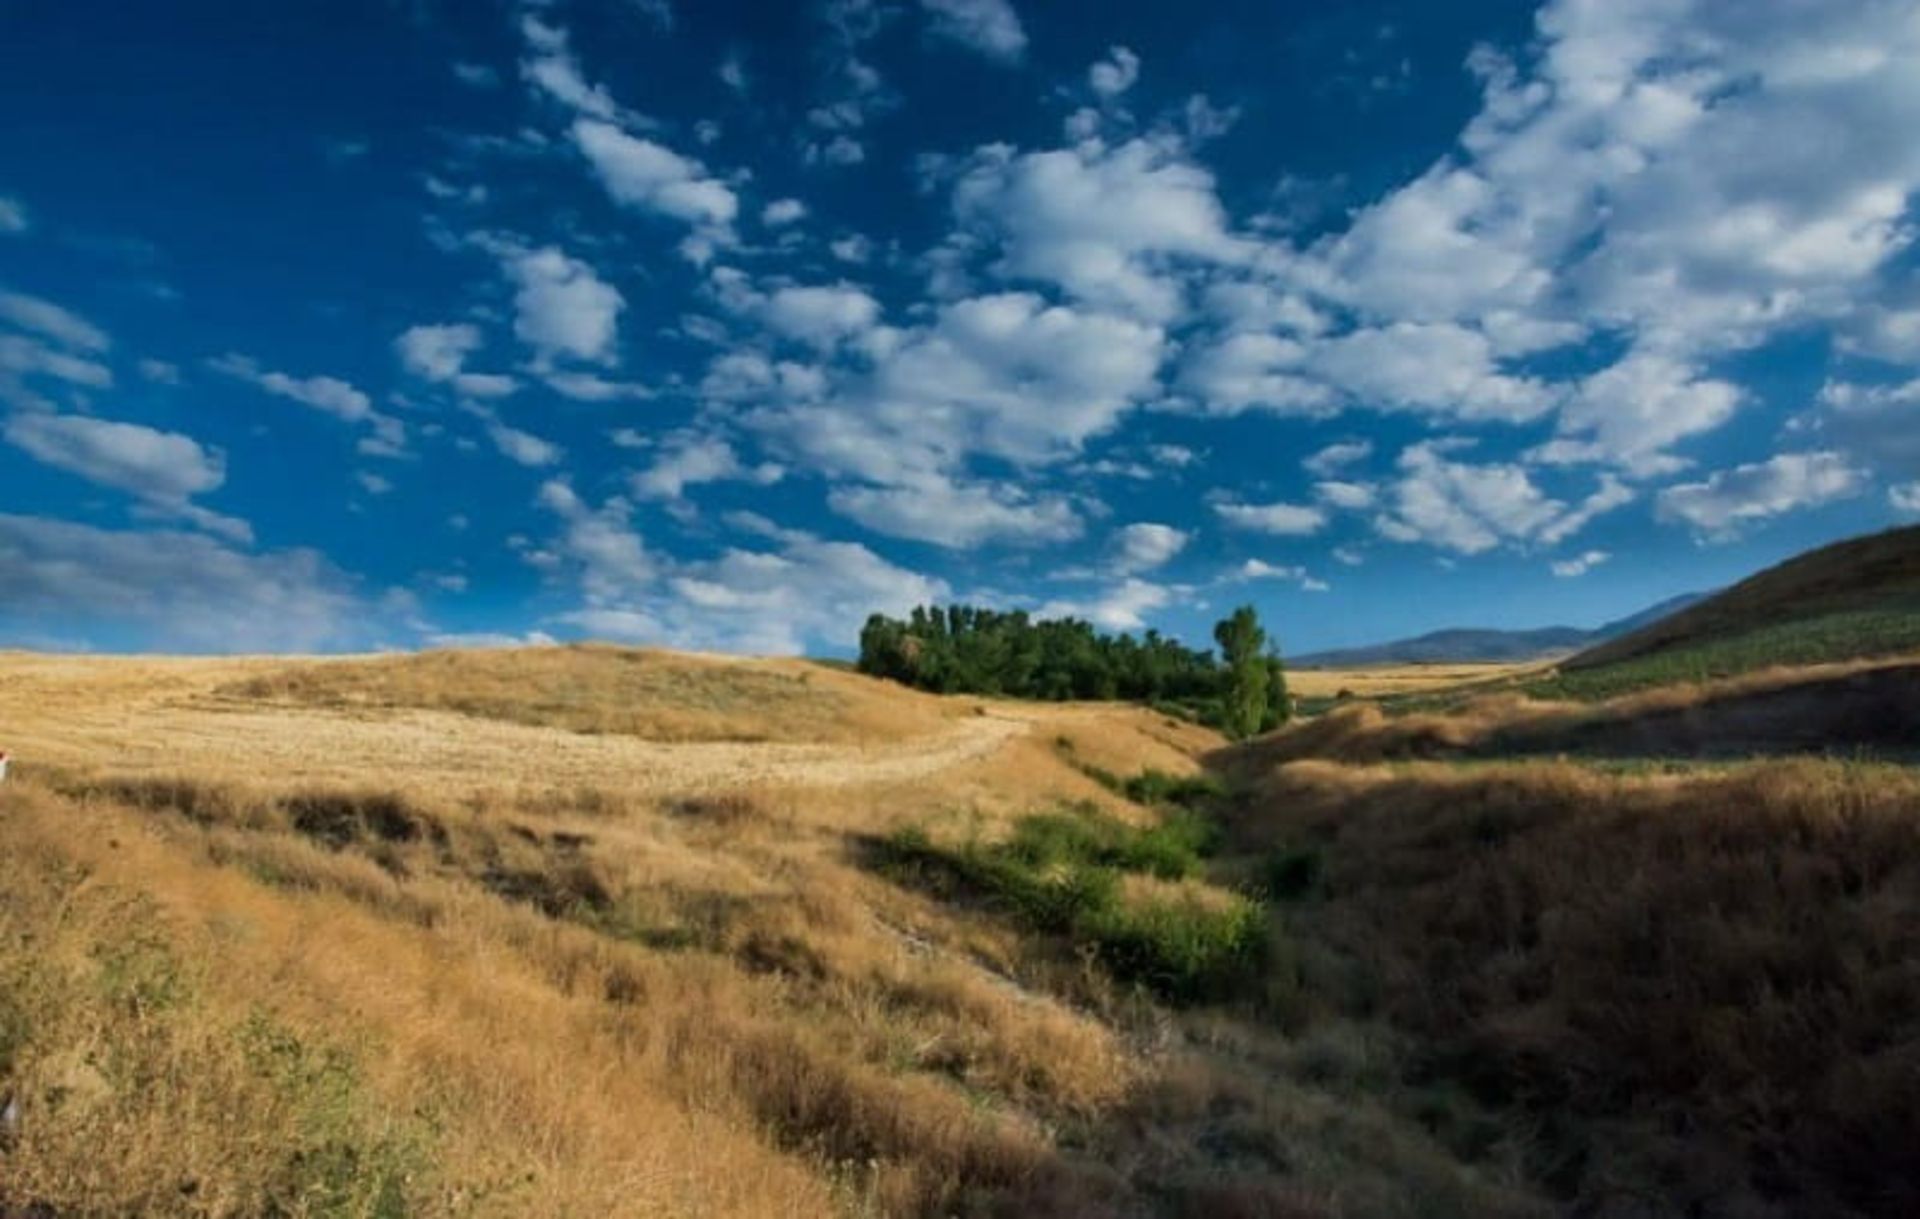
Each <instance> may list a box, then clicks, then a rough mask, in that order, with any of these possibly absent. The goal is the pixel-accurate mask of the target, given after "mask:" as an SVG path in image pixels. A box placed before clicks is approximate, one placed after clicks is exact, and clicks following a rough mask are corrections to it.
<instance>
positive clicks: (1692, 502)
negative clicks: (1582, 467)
mask: <svg viewBox="0 0 1920 1219" xmlns="http://www.w3.org/2000/svg"><path fill="white" fill-rule="evenodd" d="M1866 483H1867V479H1866V476H1865V475H1864V474H1863V473H1862V472H1861V471H1860V470H1858V469H1856V468H1855V467H1853V466H1851V465H1849V464H1848V462H1847V460H1846V459H1845V458H1844V457H1843V456H1841V455H1840V454H1839V453H1834V452H1815V453H1782V454H1780V455H1779V456H1777V457H1772V458H1769V459H1768V460H1766V461H1762V462H1755V463H1753V464H1750V465H1743V466H1735V467H1734V468H1732V469H1730V470H1721V471H1718V472H1716V473H1714V474H1713V475H1711V476H1710V477H1708V478H1707V479H1706V480H1704V481H1702V482H1695V483H1682V484H1680V485H1678V486H1673V487H1668V488H1667V489H1666V490H1664V491H1662V492H1661V493H1660V495H1659V498H1658V500H1657V501H1656V503H1657V504H1658V506H1659V512H1660V515H1661V516H1662V517H1663V518H1665V519H1667V520H1676V521H1685V522H1686V523H1687V524H1689V525H1691V526H1692V527H1693V528H1694V530H1695V531H1696V532H1698V533H1699V534H1700V535H1701V536H1702V537H1705V538H1708V539H1712V540H1716V541H1724V540H1726V539H1729V538H1733V537H1736V536H1738V535H1739V533H1740V530H1741V529H1742V528H1743V527H1745V526H1746V525H1749V524H1751V523H1754V522H1757V521H1762V520H1765V519H1766V518H1768V517H1773V516H1779V515H1781V514H1782V513H1786V512H1791V511H1793V510H1795V509H1797V508H1809V507H1813V506H1815V505H1817V504H1825V503H1831V502H1833V501H1834V500H1838V499H1845V498H1847V497H1849V496H1853V495H1858V494H1859V493H1860V492H1861V491H1863V490H1864V489H1865V488H1866Z"/></svg>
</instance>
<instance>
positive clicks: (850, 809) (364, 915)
mask: <svg viewBox="0 0 1920 1219" xmlns="http://www.w3.org/2000/svg"><path fill="white" fill-rule="evenodd" d="M551 655H552V654H551V653H548V652H541V653H536V654H533V656H532V658H531V660H532V663H535V664H540V663H546V662H547V658H548V657H550V656H551ZM353 663H354V664H355V665H358V664H359V663H360V662H353ZM379 663H381V664H394V663H396V662H379ZM433 663H434V664H435V665H436V666H439V670H438V674H437V675H436V676H435V677H434V678H433V682H430V683H429V684H430V685H432V684H434V683H438V684H437V685H435V686H434V689H435V691H436V692H435V693H433V694H432V695H431V698H432V700H433V701H434V703H435V706H436V707H437V708H440V709H427V710H423V709H420V708H418V707H416V706H413V705H411V703H410V702H409V701H408V699H403V698H399V697H397V696H394V697H391V698H389V697H388V694H390V693H391V691H392V690H393V689H395V688H396V687H395V686H394V685H391V684H389V685H386V686H383V687H382V688H383V690H385V691H387V692H388V693H383V694H382V695H380V696H379V697H378V698H374V697H369V698H368V699H366V700H365V701H364V702H354V701H353V700H352V699H347V700H346V705H339V704H336V703H334V702H333V701H332V696H331V695H329V696H325V697H322V698H321V702H322V703H323V704H325V705H318V706H315V705H310V704H309V703H308V702H307V701H304V700H302V699H301V698H299V697H290V696H289V695H288V693H287V691H288V689H289V688H290V687H291V686H296V685H298V686H302V687H303V688H311V689H321V688H327V689H331V688H332V687H330V686H328V685H327V683H328V682H331V681H332V680H334V679H333V678H332V676H331V673H332V670H333V669H334V668H335V667H336V665H337V662H315V663H314V668H315V670H316V675H315V676H314V677H313V678H312V682H311V685H310V687H309V686H308V685H307V679H302V678H298V677H297V676H295V677H292V678H289V676H288V674H289V673H290V672H291V671H295V670H297V669H298V668H299V666H298V665H295V664H293V663H291V662H287V661H267V660H260V661H206V662H189V661H170V662H132V661H108V660H93V661H78V660H45V659H39V658H10V659H6V660H0V736H4V738H5V740H6V742H7V744H8V745H9V747H11V748H13V749H15V751H16V753H17V754H18V755H20V756H21V757H22V758H23V761H22V763H21V765H20V766H19V768H18V769H17V770H16V772H15V776H16V781H15V782H13V783H10V784H9V785H8V786H7V787H6V788H5V789H0V1094H7V1095H10V1096H12V1097H13V1098H15V1099H16V1100H17V1102H18V1112H19V1118H18V1121H17V1122H15V1123H12V1124H10V1125H9V1126H8V1128H7V1130H6V1131H5V1132H4V1135H0V1142H3V1143H4V1147H3V1148H0V1211H4V1210H6V1209H7V1208H9V1207H12V1208H30V1207H39V1208H44V1210H45V1213H48V1214H52V1215H57V1216H65V1215H76V1214H78V1215H86V1214H101V1215H108V1214H126V1213H142V1214H161V1215H165V1214H179V1215H255V1214H287V1215H295V1214H305V1215H392V1214H427V1215H434V1214H481V1215H491V1214H497V1215H521V1214H543V1215H546V1214H551V1215H582V1216H588V1215H591V1216H599V1215H617V1214H631V1215H677V1214H687V1215H692V1214H699V1215H753V1216H759V1215H778V1214H794V1215H820V1214H850V1215H921V1214H941V1215H947V1214H1089V1215H1100V1214H1111V1215H1136V1214H1137V1215H1148V1214H1167V1215H1182V1214H1224V1215H1233V1214H1248V1215H1301V1216H1330V1215H1342V1214H1354V1215H1374V1214H1408V1215H1412V1214H1430V1213H1450V1214H1459V1215H1480V1214H1496V1215H1497V1214H1513V1215H1521V1214H1536V1213H1539V1210H1538V1207H1537V1206H1536V1205H1535V1204H1534V1203H1533V1202H1531V1201H1530V1197H1529V1194H1528V1191H1527V1190H1526V1188H1525V1187H1523V1186H1521V1185H1519V1184H1517V1183H1516V1181H1515V1178H1514V1173H1513V1172H1512V1171H1511V1169H1510V1167H1502V1166H1501V1162H1500V1161H1499V1160H1498V1158H1497V1157H1496V1158H1495V1159H1493V1160H1488V1161H1485V1162H1483V1163H1482V1164H1481V1165H1480V1166H1477V1167H1472V1166H1465V1165H1462V1164H1461V1163H1460V1162H1458V1160H1457V1159H1456V1158H1455V1157H1454V1156H1453V1155H1451V1154H1450V1153H1449V1152H1448V1151H1447V1150H1446V1149H1445V1148H1444V1147H1442V1146H1441V1145H1440V1144H1439V1143H1438V1142H1436V1141H1435V1140H1434V1139H1433V1138H1432V1137H1431V1136H1430V1135H1429V1133H1428V1132H1427V1131H1426V1130H1424V1129H1423V1128H1422V1127H1421V1126H1420V1125H1419V1123H1418V1122H1416V1121H1413V1120H1410V1119H1409V1118H1408V1116H1407V1115H1406V1114H1405V1113H1404V1112H1403V1111H1402V1110H1401V1109H1400V1108H1398V1107H1396V1105H1395V1104H1394V1103H1393V1102H1392V1099H1391V1097H1388V1096H1370V1097H1365V1098H1343V1097H1334V1096H1331V1095H1328V1094H1327V1093H1326V1092H1325V1091H1324V1090H1322V1089H1320V1088H1318V1087H1317V1086H1315V1085H1313V1084H1312V1083H1311V1082H1310V1081H1306V1080H1304V1079H1302V1078H1296V1077H1295V1076H1294V1075H1291V1074H1289V1073H1287V1072H1286V1071H1284V1070H1268V1069H1266V1068H1264V1067H1259V1066H1258V1064H1262V1063H1268V1062H1280V1061H1281V1060H1282V1059H1284V1057H1285V1052H1284V1051H1285V1047H1284V1039H1282V1038H1280V1037H1278V1036H1277V1035H1276V1034H1272V1033H1269V1032H1267V1031H1265V1030H1263V1029H1261V1028H1260V1027H1259V1026H1258V1025H1255V1024H1249V1023H1244V1022H1238V1021H1233V1020H1228V1021H1226V1022H1225V1023H1222V1022H1221V1018H1220V1016H1219V1014H1218V1013H1214V1012H1206V1011H1199V1012H1181V1011H1177V1010H1173V1009H1170V1008H1167V1007H1165V1006H1163V1005H1161V1004H1160V1003H1158V1002H1156V1001H1155V1000H1153V999H1152V998H1151V997H1149V996H1148V995H1147V994H1146V993H1145V992H1143V991H1141V990H1139V989H1137V988H1135V987H1133V986H1130V985H1126V984H1122V983H1120V982H1118V981H1116V980H1115V978H1114V977H1112V976H1110V975H1109V974H1108V973H1106V972H1105V971H1104V970H1103V969H1102V968H1101V967H1100V965H1099V964H1098V963H1097V962H1094V961H1092V960H1089V959H1086V958H1083V957H1080V956H1077V955H1076V954H1075V953H1074V952H1073V951H1071V949H1070V946H1068V945H1066V944H1064V943H1063V942H1061V941H1059V940H1058V939H1056V938H1053V937H1048V936H1041V935H1033V934H1029V933H1028V932H1027V931H1026V930H1025V929H1023V928H1021V927H1019V926H1017V925H1015V924H1013V923H1010V922H1009V921H1008V920H1006V919H1005V918H1003V917H1000V916H998V915H997V914H996V913H995V912H994V911H991V910H987V909H981V908H976V907H973V906H970V905H968V904H966V903H952V902H949V901H946V900H943V899H941V898H940V897H938V896H937V895H930V894H926V893H923V892H920V891H918V890H916V889H913V888H911V887H904V886H902V885H899V884H896V883H894V881H893V880H891V879H889V878H887V877H885V876H883V875H879V874H876V873H875V872H873V871H872V870H870V868H869V867H868V866H867V864H866V860H865V856H864V853H863V844H864V843H866V842H868V841H870V840H871V839H872V837H873V836H874V835H877V834H884V833H887V832H889V831H891V830H894V829H896V828H898V827H901V826H904V825H927V826H930V827H934V828H935V829H940V830H942V831H943V832H944V831H948V830H954V829H955V828H956V827H960V826H964V827H965V830H964V832H965V833H967V834H969V835H977V836H983V837H985V838H987V839H992V838H994V837H996V836H998V835H1002V834H1004V833H1006V832H1007V830H1008V829H1009V827H1010V826H1011V825H1012V824H1013V822H1014V821H1015V820H1016V819H1017V818H1019V817H1022V816H1025V815H1027V814H1030V813H1032V812H1035V811H1036V810H1043V809H1047V808H1052V807H1058V806H1060V805H1061V804H1062V803H1065V802H1085V803H1087V804H1089V805H1091V806H1098V807H1101V808H1104V809H1105V810H1106V811H1107V813H1108V814H1109V815H1112V816H1116V817H1120V818H1123V819H1126V820H1130V821H1132V822H1134V823H1136V824H1140V825H1151V824H1153V823H1154V822H1155V821H1156V820H1157V818H1158V816H1159V814H1158V813H1156V812H1155V811H1153V810H1150V809H1146V808H1142V807H1138V806H1134V805H1131V804H1129V803H1127V802H1126V801H1125V800H1123V799H1122V798H1121V797H1119V796H1117V795H1115V794H1114V793H1113V792H1110V791H1108V790H1106V789H1105V788H1104V787H1102V786H1101V785H1100V784H1099V783H1098V782H1096V781H1095V780H1094V779H1092V778H1089V777H1088V775H1087V774H1086V773H1084V772H1083V771H1082V770H1081V769H1079V768H1077V767H1076V766H1075V765H1073V764H1070V763H1069V762H1068V761H1067V760H1065V759H1064V758H1063V756H1062V750H1061V748H1060V746H1059V744H1058V741H1059V739H1061V738H1066V739H1068V740H1074V741H1078V742H1082V743H1083V747H1084V749H1085V752H1086V753H1087V754H1088V755H1089V756H1090V757H1092V758H1097V759H1098V760H1099V761H1100V762H1101V763H1103V764H1106V765H1111V766H1113V767H1115V768H1116V770H1117V772H1118V773H1122V774H1128V773H1133V772H1135V771H1136V770H1138V769H1140V768H1141V767H1143V766H1145V765H1152V766H1155V767H1158V768H1161V769H1174V770H1181V771H1191V770H1192V769H1193V768H1194V766H1195V763H1194V761H1193V759H1194V757H1195V756H1196V755H1198V754H1200V753H1203V752H1205V751H1207V750H1210V749H1213V748H1217V747H1218V745H1219V740H1218V738H1217V737H1214V736H1213V735H1212V734H1210V733H1207V732H1204V731H1202V730H1199V729H1195V728H1194V727H1192V726H1191V725H1185V724H1181V723H1178V722H1175V721H1169V720H1166V719H1164V718H1162V717H1159V716H1155V715H1152V714H1149V713H1146V712H1144V711H1135V710H1131V709H1122V708H1112V707H1073V706H1068V707H1058V708H1053V707H1049V708H1029V707H1018V706H1008V705H1001V704H986V703H981V702H978V701H976V700H933V699H926V698H922V697H920V696H916V695H911V694H902V693H900V692H897V691H894V690H892V689H891V688H887V687H880V686H877V685H868V684H867V683H861V682H859V680H858V679H855V678H850V677H845V676H843V675H838V674H825V675H823V676H822V677H820V678H817V679H815V680H816V681H818V682H820V683H822V684H823V685H825V686H827V687H830V688H839V687H840V686H842V685H845V686H846V687H848V688H855V687H858V688H855V689H853V693H852V694H851V695H849V698H850V699H852V700H858V699H859V698H863V697H864V698H870V699H873V700H876V701H877V702H878V701H887V700H898V706H899V708H900V715H899V716H898V717H896V718H895V719H894V720H893V721H892V722H891V723H889V725H888V726H887V728H886V730H885V731H886V734H887V735H886V738H885V739H886V740H887V741H888V742H889V743H888V744H886V745H884V746H882V745H880V744H879V743H877V742H868V741H866V740H865V739H862V740H860V741H858V742H855V743H850V744H845V745H830V744H823V743H822V741H823V738H825V739H831V737H830V735H829V731H828V730H823V729H822V728H821V727H820V726H818V725H813V724H807V725H804V726H801V725H799V724H797V723H795V724H792V725H791V726H790V727H787V728H778V729H769V728H768V727H767V724H768V723H769V721H768V720H767V719H765V718H764V716H765V715H766V714H767V710H766V708H764V707H761V706H759V705H757V704H755V705H741V706H740V707H739V709H738V714H739V715H740V716H741V717H742V720H741V722H742V724H746V725H754V727H753V728H752V729H750V730H751V731H770V730H778V731H792V732H794V734H795V735H796V736H797V737H799V738H800V739H797V740H789V739H785V738H783V739H780V740H777V741H774V742H772V743H770V744H768V745H765V746H761V747H758V750H757V756H750V755H746V754H740V753H735V752H732V751H731V750H732V748H733V747H732V746H730V745H729V744H727V743H725V742H718V743H716V742H712V741H692V742H678V743H676V742H661V741H649V740H643V739H639V738H637V737H634V736H626V735H621V734H609V733H600V734H597V735H586V734H583V733H580V732H570V731H567V730H566V729H564V728H561V727H557V726H553V725H552V724H550V723H548V724H542V723H537V722H528V721H529V720H534V719H536V718H537V717H539V716H543V715H546V714H548V713H549V712H548V710H547V709H546V703H547V701H548V693H549V692H548V691H546V690H544V689H541V688H539V685H538V683H537V682H536V683H534V687H533V689H532V690H531V691H530V693H529V696H528V697H529V700H530V704H539V705H538V706H531V705H530V706H529V707H524V708H522V707H512V706H500V705H497V704H487V705H491V706H492V710H491V711H490V712H489V713H487V714H478V713H475V712H474V711H473V710H472V709H473V708H476V707H478V706H481V705H483V704H486V700H493V699H500V698H507V699H511V697H512V692H511V689H510V688H503V687H502V686H500V685H499V684H498V682H497V677H498V668H497V667H498V666H499V665H500V664H501V663H503V662H502V661H501V659H500V658H499V657H498V656H493V655H489V656H486V657H481V658H477V660H476V668H477V670H478V674H477V676H476V679H475V688H476V690H481V691H485V694H486V697H485V699H481V700H479V701H470V700H469V699H468V697H467V696H466V695H463V694H461V693H459V692H458V686H459V680H460V679H459V675H458V673H457V672H451V673H450V672H449V670H448V667H447V662H446V661H444V660H439V659H436V660H434V661H433ZM566 663H573V662H572V661H568V662H566ZM609 663H623V662H622V661H621V660H620V659H619V658H618V657H610V658H609ZM632 663H643V662H632ZM695 663H698V662H695ZM399 667H400V668H402V669H403V670H404V669H405V668H406V667H407V666H406V665H404V664H401V665H399ZM452 667H453V669H457V667H458V666H457V665H455V666H452ZM735 668H747V669H749V671H751V670H752V666H735ZM721 672H723V674H724V673H731V672H732V669H728V670H721ZM767 672H768V673H771V674H774V675H776V676H779V677H780V678H781V679H782V680H784V679H785V675H786V674H789V673H791V672H792V670H791V669H790V668H789V667H788V666H783V665H776V666H770V667H769V668H768V669H767ZM263 676H264V677H271V678H272V680H271V681H269V682H268V683H266V684H264V685H260V686H257V687H256V686H249V685H248V684H247V683H248V682H251V681H254V680H256V679H259V678H262V677H263ZM354 680H355V681H359V680H363V678H362V677H360V676H356V677H355V678H354ZM379 680H380V681H382V682H385V681H386V680H387V679H386V678H385V677H384V676H383V677H381V678H380V679H379ZM407 680H412V679H411V678H408V679H407ZM316 697H318V696H316ZM409 697H410V698H413V697H415V696H412V695H410V696H409ZM684 701H685V700H683V703H684ZM456 704H459V705H464V706H465V707H467V708H468V710H466V711H454V710H449V709H448V708H450V707H453V706H455V705H456ZM822 713H824V712H822ZM614 714H615V713H612V712H610V713H609V715H610V716H613V715H614ZM781 714H782V715H786V716H791V715H799V716H800V718H806V716H805V715H804V714H801V713H798V712H791V711H789V712H781ZM916 717H918V718H916ZM782 722H785V721H782ZM580 726H581V727H583V728H584V727H591V724H585V723H583V724H581V725H580ZM707 730H708V731H714V732H718V733H720V734H722V735H727V736H733V735H735V734H736V732H737V731H748V730H749V729H746V728H741V729H737V730H736V729H735V728H732V727H730V726H729V725H727V724H725V723H720V724H718V725H717V726H716V725H714V724H712V723H709V727H708V729H707ZM831 731H833V732H840V731H844V732H848V733H850V734H851V733H854V732H856V731H857V730H856V729H854V728H847V727H845V726H844V724H843V726H842V727H840V728H837V729H833V730H831ZM588 747H590V749H591V752H583V749H584V748H588ZM596 780H597V781H596ZM1134 888H1139V889H1151V888H1152V886H1150V885H1146V884H1145V882H1140V883H1139V884H1138V885H1136V886H1135V887H1134ZM1182 892H1183V894H1191V895H1192V898H1193V900H1194V901H1195V902H1196V903H1199V904H1201V905H1204V904H1205V903H1207V902H1209V901H1216V902H1217V901H1223V900H1225V895H1224V894H1222V893H1218V892H1217V891H1210V890H1208V889H1207V888H1206V886H1204V885H1203V884H1202V883H1201V882H1199V881H1189V882H1186V883H1185V886H1184V887H1183V889H1182ZM1160 896H1162V895H1161V894H1160V893H1159V892H1158V890H1155V891H1154V892H1150V893H1145V894H1144V895H1143V894H1141V893H1137V892H1134V890H1133V889H1131V888H1130V889H1129V891H1128V893H1127V894H1125V895H1124V900H1127V901H1134V900H1140V901H1145V900H1148V899H1150V898H1158V897H1160ZM1183 900H1185V899H1184V898H1183ZM0 1103H3V1100H0ZM103 1148H110V1149H112V1152H111V1154H102V1149H103Z"/></svg>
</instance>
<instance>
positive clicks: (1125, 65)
mask: <svg viewBox="0 0 1920 1219" xmlns="http://www.w3.org/2000/svg"><path fill="white" fill-rule="evenodd" d="M1139 79H1140V57H1139V56H1138V55H1135V54H1134V53H1133V52H1132V51H1129V50H1128V49H1127V48H1125V47H1113V48H1111V49H1109V50H1108V51H1107V57H1106V58H1105V59H1102V60H1100V61H1099V62H1097V63H1095V64H1094V65H1093V66H1092V67H1091V68H1088V69H1087V84H1088V85H1089V86H1091V87H1092V89H1093V91H1094V92H1095V93H1098V94H1099V95H1100V96H1101V97H1118V96H1120V95H1121V94H1122V93H1125V92H1126V91H1127V90H1128V89H1131V88H1133V85H1134V82H1135V81H1137V80H1139Z"/></svg>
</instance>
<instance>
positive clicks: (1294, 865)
mask: <svg viewBox="0 0 1920 1219" xmlns="http://www.w3.org/2000/svg"><path fill="white" fill-rule="evenodd" d="M1326 871H1327V860H1326V856H1325V854H1323V853H1322V851H1321V850H1320V848H1319V847H1281V848H1280V849H1278V850H1276V851H1274V852H1273V853H1272V854H1270V855H1268V856H1267V861H1266V885H1267V895H1268V896H1269V897H1271V898H1273V899H1274V900H1276V901H1295V900H1297V899H1299V898H1303V897H1308V896H1311V895H1312V894H1315V893H1318V892H1319V891H1320V887H1321V885H1322V884H1323V883H1324V882H1325V879H1326Z"/></svg>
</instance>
